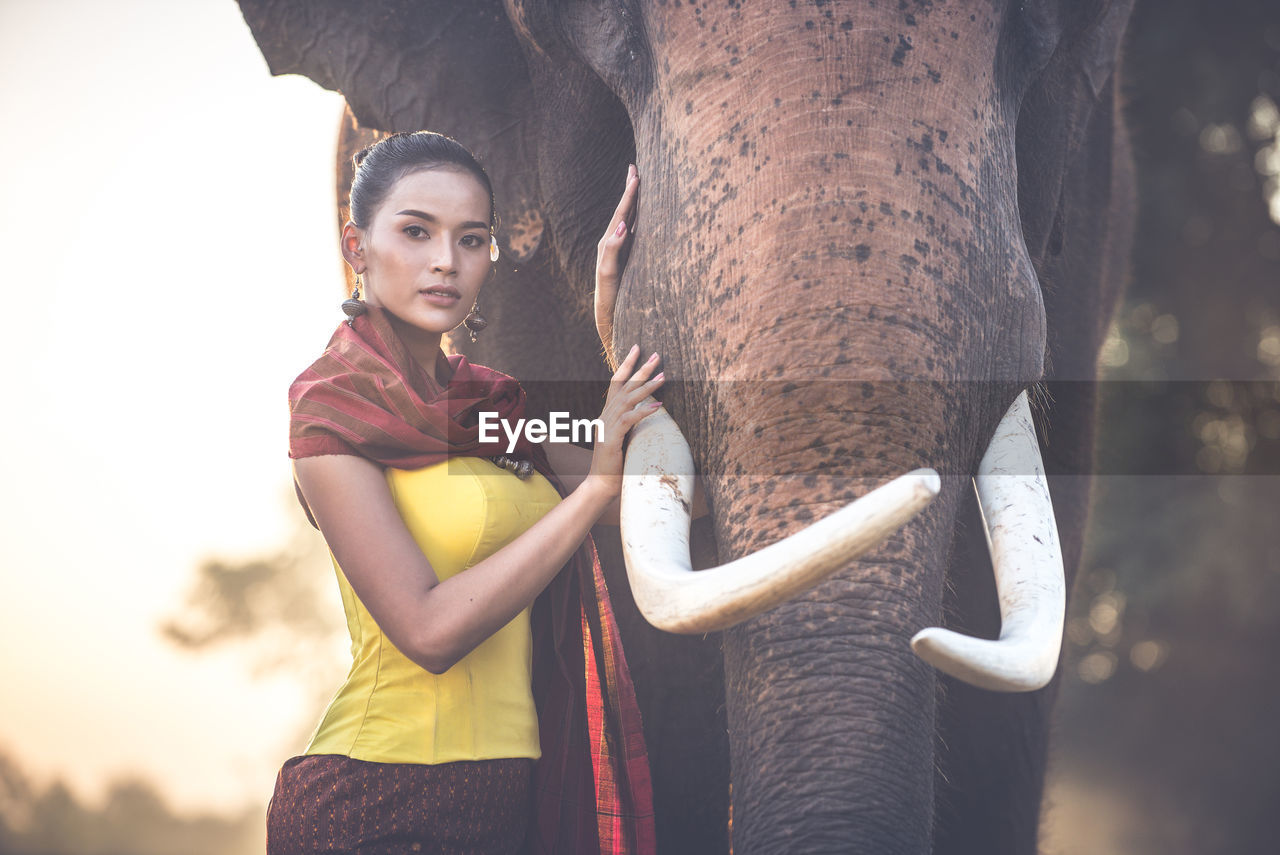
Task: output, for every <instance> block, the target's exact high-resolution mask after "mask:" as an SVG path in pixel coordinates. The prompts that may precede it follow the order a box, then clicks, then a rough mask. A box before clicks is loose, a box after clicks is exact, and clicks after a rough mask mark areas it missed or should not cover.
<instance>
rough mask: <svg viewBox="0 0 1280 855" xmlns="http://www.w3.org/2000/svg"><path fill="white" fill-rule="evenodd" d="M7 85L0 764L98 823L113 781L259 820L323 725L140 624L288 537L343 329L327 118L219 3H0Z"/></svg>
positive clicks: (244, 676) (1, 154) (330, 109)
mask: <svg viewBox="0 0 1280 855" xmlns="http://www.w3.org/2000/svg"><path fill="white" fill-rule="evenodd" d="M0 81H2V82H0V115H3V116H4V117H5V120H4V121H5V132H4V133H3V134H0V187H2V188H3V190H4V196H5V198H6V201H7V204H5V205H3V206H2V207H0V235H3V240H4V243H5V245H6V246H7V247H8V252H7V256H8V259H9V263H8V264H7V268H8V269H7V276H6V277H5V282H4V292H5V295H6V296H7V298H8V300H7V311H6V312H5V315H6V323H5V325H4V326H5V331H4V343H5V346H6V348H5V349H6V351H7V352H8V353H9V354H10V358H9V362H8V364H7V366H6V370H5V371H4V375H3V383H4V394H3V397H2V398H0V401H2V402H3V403H0V448H3V449H5V450H6V453H4V454H2V455H0V583H2V584H3V590H4V594H3V602H4V606H5V607H4V610H3V612H4V619H3V620H0V698H2V699H3V700H0V753H3V754H6V755H8V756H10V757H11V758H13V759H14V760H16V761H17V762H18V764H19V765H20V767H21V768H22V770H23V771H24V772H25V773H26V774H28V775H29V776H31V777H32V778H34V779H35V780H36V781H38V782H47V781H49V780H52V779H53V778H54V777H60V778H63V779H65V780H66V781H67V783H69V784H70V785H71V786H72V789H73V792H75V793H76V794H77V795H79V796H81V797H82V798H84V799H85V800H86V801H87V802H89V803H95V800H96V799H100V798H101V797H102V795H103V794H104V792H105V788H106V786H107V785H108V783H109V782H110V781H112V780H114V779H118V778H123V777H130V776H141V777H144V778H145V779H147V780H150V781H152V782H154V783H156V784H157V785H158V786H159V788H160V790H161V792H163V793H164V794H165V797H166V798H167V799H168V801H169V803H170V805H172V806H173V807H174V808H175V809H177V810H178V811H181V812H194V811H197V810H201V811H204V810H212V811H219V812H226V811H232V810H237V809H242V808H244V807H245V806H247V805H250V804H259V803H263V802H265V798H266V796H268V795H269V794H270V791H271V787H272V785H273V783H274V778H275V772H276V770H277V769H278V767H279V765H280V763H281V762H283V760H284V759H286V758H287V757H289V756H291V755H293V754H296V753H299V751H300V749H301V748H302V747H303V746H302V745H301V744H298V743H297V738H298V737H297V734H298V733H299V732H300V730H306V729H307V728H308V727H309V726H310V725H311V724H312V723H313V720H314V719H315V717H316V716H318V714H319V710H316V709H312V708H311V706H312V700H311V699H310V698H309V697H308V696H307V695H306V693H305V692H304V691H303V688H302V687H301V686H300V685H299V684H298V683H297V682H296V681H295V680H294V679H291V678H290V677H289V676H288V675H281V674H276V675H274V676H267V677H260V678H255V677H254V676H253V675H252V673H251V669H249V668H246V665H245V658H244V657H243V656H242V655H240V654H238V653H236V652H235V651H228V652H225V653H213V654H209V655H202V656H192V655H189V654H186V653H183V652H182V651H179V650H177V649H175V648H173V647H172V646H171V645H168V644H167V643H166V642H165V641H164V640H163V639H162V638H161V636H160V634H159V632H158V629H157V627H158V625H159V624H160V622H161V621H162V620H163V619H164V618H165V617H167V616H169V615H171V614H173V613H174V612H175V611H177V610H178V609H179V607H180V606H181V603H182V602H183V600H184V597H185V595H186V592H187V590H188V589H189V586H190V584H191V582H192V579H193V574H194V570H195V567H196V566H197V565H198V563H199V562H200V561H201V559H204V558H208V557H212V556H219V557H222V558H225V559H230V560H235V559H236V558H248V557H252V556H257V555H261V554H263V553H265V552H270V551H273V550H275V549H277V548H278V547H280V546H281V545H282V543H283V541H284V539H285V538H286V536H287V532H288V531H290V529H291V525H292V524H294V523H296V518H297V515H301V511H300V509H299V508H298V506H297V502H296V499H294V497H293V491H292V486H291V482H290V475H289V462H288V457H287V431H288V407H287V397H286V393H287V389H288V385H289V383H290V381H292V379H293V378H294V377H295V376H297V374H298V373H300V372H301V371H302V370H303V369H304V368H305V367H306V366H307V365H308V364H309V363H310V362H311V361H312V360H313V359H314V358H315V357H316V356H318V355H319V354H320V352H321V351H322V350H323V349H324V345H325V343H326V342H327V341H328V338H329V335H330V334H331V333H332V332H333V330H334V328H335V327H336V325H337V323H338V322H339V321H340V320H341V317H342V316H341V314H340V312H339V310H338V304H339V303H340V302H341V300H342V285H341V278H340V276H341V267H340V264H341V257H340V256H339V254H338V251H337V230H336V224H335V219H334V218H335V213H334V211H335V207H334V190H333V178H332V175H333V167H334V150H335V139H336V133H337V126H338V119H339V116H340V114H341V106H342V101H341V96H340V95H338V94H337V93H333V92H327V91H325V90H323V89H321V88H320V87H319V86H318V85H317V84H315V83H313V82H311V81H310V80H307V79H305V78H301V77H297V76H292V75H291V76H285V77H276V78H273V77H271V75H270V73H269V72H268V70H267V65H266V62H265V60H264V59H263V58H262V56H261V54H260V53H259V51H258V48H257V46H256V44H255V43H254V41H253V38H252V36H251V34H250V32H249V29H248V27H247V26H246V25H245V23H244V20H243V18H242V17H241V14H240V10H239V7H238V6H237V5H236V4H235V2H233V0H182V2H181V3H174V2H161V1H160V0H152V2H140V0H128V2H124V0H113V2H112V3H102V2H87V1H86V0H53V2H50V1H49V0H39V2H36V0H0ZM317 537H318V535H317ZM318 572H329V573H332V569H331V568H325V567H321V568H318ZM332 608H334V609H335V610H336V614H337V615H341V606H340V603H339V601H338V597H337V592H336V589H335V590H333V591H332ZM340 641H341V640H337V642H336V643H335V646H334V649H333V650H324V651H318V652H317V655H326V656H332V657H334V658H335V659H340V658H341V657H342V655H343V644H342V643H340Z"/></svg>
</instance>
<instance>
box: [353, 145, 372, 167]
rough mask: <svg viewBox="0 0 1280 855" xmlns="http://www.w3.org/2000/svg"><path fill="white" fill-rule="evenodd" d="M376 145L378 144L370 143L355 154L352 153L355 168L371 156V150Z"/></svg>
mask: <svg viewBox="0 0 1280 855" xmlns="http://www.w3.org/2000/svg"><path fill="white" fill-rule="evenodd" d="M374 145H376V143H370V144H369V145H367V146H365V147H364V148H362V149H360V150H359V151H358V152H356V153H355V154H353V155H351V166H352V168H354V169H359V168H360V164H361V163H364V159H365V158H366V157H368V156H369V152H370V151H372V150H373V147H374Z"/></svg>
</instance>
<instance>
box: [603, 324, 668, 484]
mask: <svg viewBox="0 0 1280 855" xmlns="http://www.w3.org/2000/svg"><path fill="white" fill-rule="evenodd" d="M639 356H640V346H639V345H633V346H632V348H631V351H630V352H629V353H628V354H627V358H626V359H624V360H622V364H621V365H619V366H618V370H617V371H615V372H613V377H612V378H611V379H610V381H609V394H608V396H607V397H606V398H605V402H604V409H603V410H601V412H600V421H601V422H602V423H603V425H604V431H603V433H604V436H603V438H602V439H600V440H598V441H597V442H596V443H595V448H594V450H593V451H592V454H591V471H590V472H589V473H587V478H586V481H590V482H592V483H595V484H598V485H599V487H600V488H601V489H602V490H607V492H608V495H609V496H616V495H618V493H620V492H621V491H622V443H623V440H624V439H625V438H626V436H627V434H628V433H629V432H630V431H631V428H632V427H633V426H634V425H635V424H636V423H637V422H639V421H640V420H641V419H643V418H645V417H646V416H650V415H653V414H654V413H655V412H657V410H658V407H660V406H662V404H661V402H660V401H655V400H652V399H651V398H649V396H650V395H652V394H653V392H655V391H657V389H658V388H659V387H660V386H661V385H662V384H663V382H664V381H665V379H666V378H665V377H664V376H663V374H661V373H659V374H657V375H656V376H651V375H653V372H654V371H655V370H656V369H657V367H658V362H659V361H660V360H659V359H658V354H656V353H655V354H653V356H651V357H649V359H648V360H647V361H646V362H645V363H644V364H643V365H640V366H639V367H638V368H637V367H636V363H637V361H638V359H639Z"/></svg>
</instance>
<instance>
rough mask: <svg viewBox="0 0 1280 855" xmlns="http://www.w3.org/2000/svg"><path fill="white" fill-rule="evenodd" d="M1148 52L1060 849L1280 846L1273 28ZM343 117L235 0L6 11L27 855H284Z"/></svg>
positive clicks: (9, 378)
mask: <svg viewBox="0 0 1280 855" xmlns="http://www.w3.org/2000/svg"><path fill="white" fill-rule="evenodd" d="M1125 56H1126V63H1127V66H1126V83H1125V92H1126V98H1127V104H1128V108H1127V110H1128V116H1129V121H1130V124H1131V127H1132V128H1133V134H1134V146H1135V151H1136V159H1137V166H1138V179H1139V193H1140V215H1139V216H1140V219H1139V223H1138V240H1137V247H1136V252H1135V255H1134V260H1133V268H1132V278H1131V282H1130V285H1129V289H1128V294H1127V298H1126V301H1125V304H1124V306H1123V308H1122V310H1121V312H1120V313H1119V315H1118V317H1117V319H1116V324H1115V327H1114V329H1113V331H1112V334H1111V337H1110V340H1109V342H1108V345H1107V348H1106V351H1105V354H1104V363H1105V370H1106V375H1105V377H1106V381H1105V383H1104V396H1105V399H1106V405H1105V412H1104V416H1103V426H1104V433H1103V435H1102V439H1101V447H1100V463H1099V472H1100V474H1099V477H1098V479H1097V481H1096V484H1097V503H1096V506H1095V508H1094V514H1093V522H1092V527H1091V530H1090V538H1089V547H1088V551H1087V555H1086V560H1085V563H1084V566H1083V567H1082V569H1081V573H1080V577H1079V581H1078V585H1077V588H1076V591H1075V596H1074V599H1073V604H1072V608H1071V614H1070V615H1069V616H1068V617H1069V620H1068V627H1067V653H1068V666H1067V670H1066V673H1065V675H1064V682H1063V688H1062V695H1061V701H1060V703H1059V706H1058V709H1057V722H1056V729H1055V742H1054V749H1053V756H1052V760H1051V765H1050V779H1049V789H1048V794H1047V796H1046V811H1045V819H1044V831H1045V833H1044V843H1043V850H1044V852H1045V853H1047V855H1066V853H1073V854H1074V853H1087V855H1112V853H1116V855H1119V853H1126V854H1127V853H1136V854H1137V855H1146V853H1161V855H1170V853H1176V854H1177V855H1181V853H1186V855H1200V853H1219V852H1222V853H1271V852H1274V851H1275V843H1274V837H1275V834H1274V831H1273V829H1272V828H1271V820H1272V815H1273V814H1274V812H1275V807H1276V805H1278V804H1280V771H1278V770H1280V737H1278V736H1277V734H1276V722H1277V721H1280V685H1278V684H1277V681H1276V680H1275V679H1274V675H1275V673H1276V669H1275V665H1274V657H1275V655H1276V654H1277V652H1280V533H1278V532H1277V525H1276V523H1277V520H1278V519H1280V382H1278V381H1280V110H1278V107H1277V105H1280V3H1274V2H1263V0H1219V2H1214V3H1209V2H1195V0H1167V1H1166V2H1158V0H1139V4H1138V8H1137V11H1136V13H1135V16H1134V18H1133V20H1132V22H1131V25H1130V35H1129V38H1128V42H1127V50H1126V54H1125ZM340 109H341V100H340V96H339V95H337V94H335V93H332V92H325V91H324V90H321V89H320V88H319V87H318V86H317V85H315V84H314V83H312V82H310V81H309V80H305V79H302V78H296V77H284V78H272V77H270V75H269V74H268V71H267V67H266V63H265V62H264V60H263V59H262V57H261V55H260V54H259V52H258V50H257V47H256V46H255V44H254V43H253V40H252V38H251V36H250V34H249V31H248V28H247V27H246V26H245V25H244V22H243V19H242V18H241V16H240V13H239V9H238V7H237V6H236V5H235V3H234V2H233V0H183V2H181V3H174V2H162V0H150V1H149V2H145V1H144V0H113V2H111V3H103V2H94V1H93V0H0V115H3V117H4V123H5V132H4V133H3V134H0V181H2V182H3V183H2V184H0V186H2V187H3V190H4V199H5V201H6V203H7V204H5V205H4V206H3V207H0V239H2V240H3V245H4V246H6V247H7V248H8V258H9V263H8V270H9V274H8V276H7V277H6V282H5V295H6V298H7V299H6V301H5V302H6V312H5V319H6V324H5V334H4V338H3V341H4V343H5V344H6V345H7V348H8V350H7V352H8V353H9V354H10V356H9V358H8V360H7V362H6V366H5V369H4V371H3V375H2V376H3V381H2V382H3V384H4V385H3V389H4V392H3V396H2V397H0V448H3V450H4V452H3V454H0V490H2V492H0V585H2V589H0V590H2V591H3V595H2V598H0V603H3V608H2V610H0V614H2V615H3V617H2V618H0V853H12V855H36V854H37V853H38V854H39V855H72V853H74V855H82V853H83V854H84V855H88V853H94V855H107V853H112V855H152V853H155V855H186V853H190V855H205V853H208V855H252V853H261V852H262V838H263V813H264V811H265V807H266V801H267V798H268V797H269V795H270V792H271V788H272V785H273V783H274V776H275V771H276V769H277V768H278V766H279V764H280V763H281V762H282V761H283V760H284V759H285V758H287V757H289V756H291V755H292V754H295V753H297V752H298V751H299V750H300V749H301V748H302V747H303V746H304V745H305V742H306V739H307V737H308V735H309V734H310V731H311V728H312V727H313V726H314V724H315V720H316V717H317V715H318V714H319V711H320V710H321V708H322V707H323V704H324V703H325V701H326V700H327V698H328V696H329V695H330V694H331V693H332V691H333V690H334V688H335V687H336V686H337V684H338V682H339V681H340V680H341V676H342V674H343V673H344V671H345V663H344V659H345V657H346V642H345V639H344V634H343V629H342V626H341V624H340V617H341V614H342V610H341V605H340V602H339V600H338V597H337V592H336V587H335V586H334V583H333V580H332V569H331V567H330V565H329V563H328V560H327V555H326V554H325V551H324V546H323V542H322V541H321V540H320V539H319V536H318V535H317V534H315V533H314V531H313V530H311V529H310V527H309V526H308V525H307V523H306V520H305V518H304V517H303V515H302V513H301V511H300V510H299V508H298V507H297V503H296V500H295V499H294V497H293V492H292V486H291V483H290V480H289V467H288V461H287V458H286V456H285V450H286V434H287V424H288V413H287V406H286V402H285V390H286V388H287V386H288V384H289V382H290V381H291V380H292V379H293V378H294V377H295V376H296V375H297V373H298V372H299V371H301V370H302V369H303V368H304V367H306V365H307V364H308V363H309V362H310V361H311V359H312V358H314V355H315V354H317V353H318V352H319V350H320V349H322V348H323V345H324V343H325V342H326V341H327V339H328V335H329V333H330V332H331V331H332V328H333V325H334V323H335V322H336V321H335V319H336V318H337V303H338V302H339V301H340V299H341V292H340V288H341V284H340V283H341V279H340V275H341V267H340V259H339V256H338V254H337V251H336V229H335V219H334V204H335V200H334V196H333V193H334V191H333V180H332V174H333V172H332V171H333V158H334V140H335V137H336V128H337V123H338V116H339V113H340ZM441 130H445V131H447V129H441Z"/></svg>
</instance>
